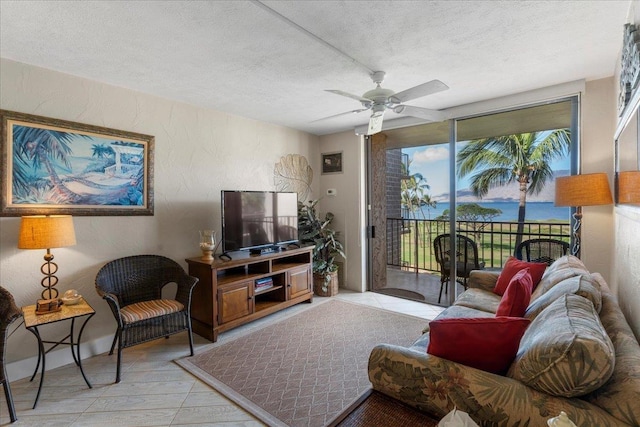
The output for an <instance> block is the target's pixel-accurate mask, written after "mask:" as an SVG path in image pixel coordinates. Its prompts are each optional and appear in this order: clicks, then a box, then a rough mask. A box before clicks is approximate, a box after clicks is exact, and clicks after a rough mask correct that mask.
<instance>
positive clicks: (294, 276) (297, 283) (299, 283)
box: [287, 266, 313, 299]
mask: <svg viewBox="0 0 640 427" xmlns="http://www.w3.org/2000/svg"><path fill="white" fill-rule="evenodd" d="M312 283H313V282H312V279H311V268H309V267H308V266H302V267H298V268H292V269H291V270H289V271H288V272H287V289H288V299H293V298H296V297H299V296H301V295H306V294H308V293H309V292H311V289H312V287H311V286H312Z"/></svg>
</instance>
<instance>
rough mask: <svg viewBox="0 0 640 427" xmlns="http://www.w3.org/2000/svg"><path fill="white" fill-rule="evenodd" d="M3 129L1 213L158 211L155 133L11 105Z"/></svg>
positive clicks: (3, 114)
mask: <svg viewBox="0 0 640 427" xmlns="http://www.w3.org/2000/svg"><path fill="white" fill-rule="evenodd" d="M0 130H1V132H2V135H1V140H0V150H1V156H2V157H1V158H0V166H1V180H2V181H1V182H0V184H1V187H2V188H1V201H0V216H23V215H46V214H66V215H84V216H99V215H153V150H154V137H153V136H149V135H142V134H138V133H133V132H126V131H121V130H115V129H108V128H103V127H99V126H91V125H86V124H82V123H75V122H70V121H65V120H58V119H51V118H47V117H41V116H34V115H30V114H24V113H17V112H14V111H7V110H0Z"/></svg>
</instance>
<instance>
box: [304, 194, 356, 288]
mask: <svg viewBox="0 0 640 427" xmlns="http://www.w3.org/2000/svg"><path fill="white" fill-rule="evenodd" d="M317 204H318V200H315V201H309V202H307V203H302V202H299V203H298V239H299V240H300V242H301V243H303V244H304V243H313V244H315V248H314V249H313V273H314V274H315V275H317V276H320V277H322V278H324V284H323V286H322V291H323V292H327V289H328V287H329V283H330V282H331V273H334V272H336V271H338V265H337V264H336V257H337V256H341V257H342V258H346V255H345V254H344V247H343V246H342V243H341V242H340V241H339V240H338V232H337V231H335V230H334V229H332V228H331V221H333V218H334V215H333V214H332V213H331V212H327V213H326V215H325V216H324V219H321V218H320V217H319V216H318V211H317Z"/></svg>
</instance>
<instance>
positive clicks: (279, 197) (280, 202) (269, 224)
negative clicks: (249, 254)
mask: <svg viewBox="0 0 640 427" xmlns="http://www.w3.org/2000/svg"><path fill="white" fill-rule="evenodd" d="M297 240H298V194H297V193H281V192H272V191H226V190H223V191H222V242H223V251H224V252H230V251H238V250H243V249H251V248H257V247H261V246H269V245H275V244H283V243H288V242H295V241H297Z"/></svg>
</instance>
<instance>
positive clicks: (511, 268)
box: [493, 256, 547, 295]
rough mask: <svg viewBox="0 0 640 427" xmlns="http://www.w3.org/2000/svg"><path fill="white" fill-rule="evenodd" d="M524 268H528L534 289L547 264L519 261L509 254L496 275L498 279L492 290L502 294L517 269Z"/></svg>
mask: <svg viewBox="0 0 640 427" xmlns="http://www.w3.org/2000/svg"><path fill="white" fill-rule="evenodd" d="M525 268H529V272H530V274H531V278H532V279H533V289H535V287H536V286H538V283H539V282H540V279H541V278H542V275H543V274H544V272H545V270H546V268H547V264H545V263H544V262H527V261H520V260H519V259H517V258H516V257H513V256H510V257H509V258H507V261H505V263H504V266H503V267H502V271H501V272H500V275H499V276H498V281H497V282H496V286H495V288H493V292H494V293H496V294H498V295H504V292H505V291H506V290H507V286H509V282H510V281H511V278H512V277H513V276H515V274H516V273H517V272H518V271H520V270H523V269H525Z"/></svg>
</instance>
